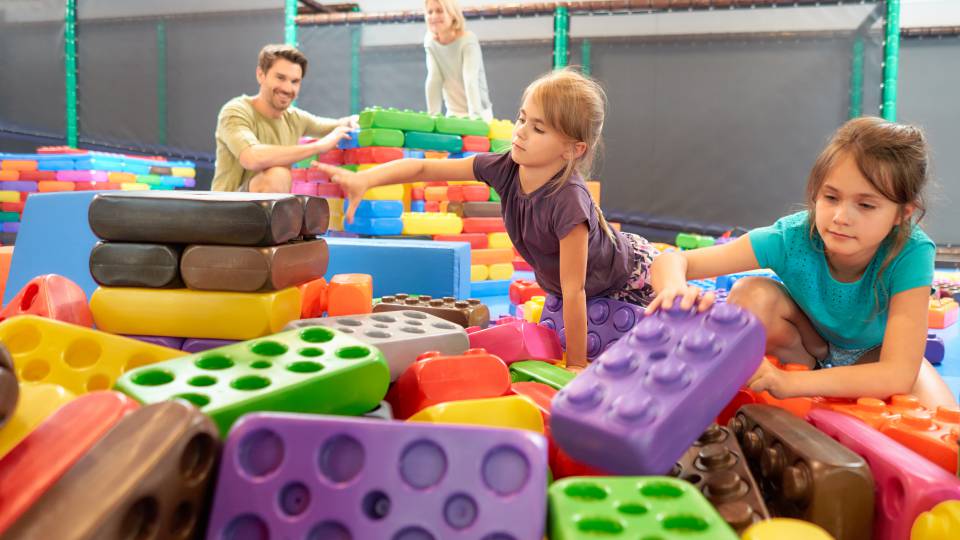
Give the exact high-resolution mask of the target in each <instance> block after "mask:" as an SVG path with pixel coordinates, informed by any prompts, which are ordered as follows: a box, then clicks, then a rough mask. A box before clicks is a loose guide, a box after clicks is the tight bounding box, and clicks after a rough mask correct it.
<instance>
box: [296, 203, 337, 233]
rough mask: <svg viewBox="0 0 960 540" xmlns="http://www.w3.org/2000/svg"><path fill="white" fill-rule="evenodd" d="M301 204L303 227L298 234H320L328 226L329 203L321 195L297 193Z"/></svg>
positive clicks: (325, 230)
mask: <svg viewBox="0 0 960 540" xmlns="http://www.w3.org/2000/svg"><path fill="white" fill-rule="evenodd" d="M297 198H298V199H300V204H301V205H302V206H303V227H302V228H301V229H300V236H303V237H305V238H309V237H313V236H320V235H321V234H324V233H326V232H327V229H328V228H329V226H330V204H329V203H328V202H327V199H324V198H323V197H311V196H308V195H298V196H297Z"/></svg>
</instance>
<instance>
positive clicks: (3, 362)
mask: <svg viewBox="0 0 960 540" xmlns="http://www.w3.org/2000/svg"><path fill="white" fill-rule="evenodd" d="M19 397H20V385H18V384H17V371H16V370H15V369H13V357H12V356H10V351H8V350H7V347H6V346H5V345H4V344H3V343H0V427H3V425H4V424H6V423H7V420H8V419H9V418H10V417H11V416H13V411H15V410H16V409H17V398H19Z"/></svg>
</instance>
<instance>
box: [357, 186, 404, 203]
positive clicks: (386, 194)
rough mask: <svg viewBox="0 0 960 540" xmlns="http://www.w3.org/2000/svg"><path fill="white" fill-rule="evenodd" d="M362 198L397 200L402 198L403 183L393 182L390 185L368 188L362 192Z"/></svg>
mask: <svg viewBox="0 0 960 540" xmlns="http://www.w3.org/2000/svg"><path fill="white" fill-rule="evenodd" d="M363 198H364V199H366V200H368V201H399V200H403V184H393V185H390V186H377V187H375V188H371V189H368V190H367V192H366V193H364V194H363Z"/></svg>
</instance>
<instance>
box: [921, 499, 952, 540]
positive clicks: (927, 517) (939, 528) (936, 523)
mask: <svg viewBox="0 0 960 540" xmlns="http://www.w3.org/2000/svg"><path fill="white" fill-rule="evenodd" d="M944 538H960V501H944V502H942V503H940V504H938V505H936V506H934V507H933V509H932V510H930V511H928V512H923V513H922V514H920V515H919V516H917V520H916V521H914V522H913V528H912V529H910V540H942V539H944Z"/></svg>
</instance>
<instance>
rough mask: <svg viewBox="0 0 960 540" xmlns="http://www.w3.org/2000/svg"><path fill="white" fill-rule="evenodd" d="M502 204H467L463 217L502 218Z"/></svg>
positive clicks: (493, 202)
mask: <svg viewBox="0 0 960 540" xmlns="http://www.w3.org/2000/svg"><path fill="white" fill-rule="evenodd" d="M500 216H501V213H500V203H499V202H497V201H484V202H465V203H463V217H500Z"/></svg>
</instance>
